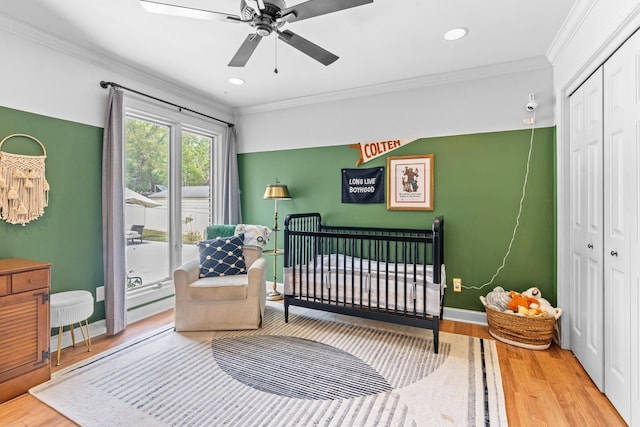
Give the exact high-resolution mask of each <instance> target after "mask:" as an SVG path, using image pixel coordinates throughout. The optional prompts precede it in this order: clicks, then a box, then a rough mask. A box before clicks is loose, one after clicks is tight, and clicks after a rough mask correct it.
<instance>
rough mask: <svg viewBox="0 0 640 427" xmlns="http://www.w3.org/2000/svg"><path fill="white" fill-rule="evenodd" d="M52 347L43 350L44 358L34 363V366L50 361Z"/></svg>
mask: <svg viewBox="0 0 640 427" xmlns="http://www.w3.org/2000/svg"><path fill="white" fill-rule="evenodd" d="M50 350H51V349H46V350H42V358H41V359H40V360H39V361H37V362H36V363H34V364H33V366H38V365H42V364H43V363H49V362H48V361H49V360H50V359H51V351H50Z"/></svg>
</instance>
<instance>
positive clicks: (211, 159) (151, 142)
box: [124, 104, 225, 308]
mask: <svg viewBox="0 0 640 427" xmlns="http://www.w3.org/2000/svg"><path fill="white" fill-rule="evenodd" d="M134 105H135V106H134V107H132V106H131V105H130V106H129V107H128V108H127V113H126V123H125V153H124V155H125V200H124V207H125V224H126V227H125V231H124V232H125V236H126V262H127V267H126V268H127V270H126V271H127V272H128V275H127V304H128V307H129V308H131V307H135V306H138V305H142V304H146V303H148V302H152V301H156V300H159V299H162V298H166V297H168V296H171V295H172V294H173V293H174V290H173V278H172V273H173V271H174V270H175V269H176V268H177V267H179V266H180V264H182V262H183V261H186V260H191V259H196V258H197V257H198V249H197V246H196V242H198V241H199V240H202V239H203V238H204V237H205V236H204V230H205V228H206V226H207V225H209V224H212V223H214V222H216V221H215V220H216V218H215V214H214V213H213V212H214V211H213V208H214V206H216V201H215V199H216V197H217V195H218V194H220V192H219V191H217V190H216V184H217V182H218V178H217V174H218V173H219V171H218V170H217V169H218V168H217V167H214V165H217V164H218V163H219V155H218V153H220V150H221V147H220V143H219V142H220V141H221V140H222V136H221V135H222V133H223V132H224V131H225V128H222V127H220V126H219V125H215V124H211V123H207V122H203V121H201V120H197V119H194V118H185V117H184V115H181V114H178V113H177V112H175V111H174V112H171V111H166V110H160V109H158V108H157V107H155V108H154V106H146V105H142V106H140V105H138V104H134Z"/></svg>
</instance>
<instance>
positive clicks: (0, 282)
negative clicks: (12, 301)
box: [0, 276, 9, 296]
mask: <svg viewBox="0 0 640 427" xmlns="http://www.w3.org/2000/svg"><path fill="white" fill-rule="evenodd" d="M8 294H9V276H0V296H2V295H8Z"/></svg>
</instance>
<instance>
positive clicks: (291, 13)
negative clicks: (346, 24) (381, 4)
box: [280, 0, 373, 22]
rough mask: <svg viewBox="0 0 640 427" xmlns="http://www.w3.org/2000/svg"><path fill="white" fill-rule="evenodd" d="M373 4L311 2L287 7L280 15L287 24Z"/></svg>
mask: <svg viewBox="0 0 640 427" xmlns="http://www.w3.org/2000/svg"><path fill="white" fill-rule="evenodd" d="M368 3H373V0H309V1H306V2H304V3H300V4H297V5H295V6H291V7H286V8H284V9H282V10H281V11H280V15H281V16H282V17H283V19H284V20H285V21H287V22H293V21H301V20H303V19H307V18H313V17H314V16H319V15H325V14H327V13H332V12H338V11H340V10H344V9H350V8H352V7H356V6H363V5H365V4H368Z"/></svg>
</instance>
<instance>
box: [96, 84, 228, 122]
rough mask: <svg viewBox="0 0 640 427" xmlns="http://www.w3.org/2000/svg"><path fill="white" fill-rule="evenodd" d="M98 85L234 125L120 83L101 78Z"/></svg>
mask: <svg viewBox="0 0 640 427" xmlns="http://www.w3.org/2000/svg"><path fill="white" fill-rule="evenodd" d="M100 86H101V87H102V88H103V89H106V88H108V87H109V86H113V87H114V88H116V89H124V90H128V91H129V92H133V93H137V94H138V95H142V96H146V97H147V98H151V99H153V100H155V101H159V102H163V103H165V104H168V105H171V106H173V107H176V108H178V109H179V110H180V111H182V110H184V111H189V112H190V113H195V114H198V115H201V116H204V117H206V118H208V119H213V120H216V121H218V122H221V123H224V124H226V125H227V126H228V127H230V128H232V127H234V126H235V125H234V124H233V123H229V122H226V121H224V120H221V119H219V118H217V117H213V116H209V115H208V114H204V113H201V112H199V111H195V110H192V109H191V108H187V107H182V106H180V105H178V104H174V103H173V102H169V101H165V100H164V99H160V98H156V97H155V96H151V95H147V94H146V93H142V92H139V91H137V90H134V89H130V88H128V87H124V86H122V85H119V84H118V83H114V82H105V81H104V80H102V81H101V82H100Z"/></svg>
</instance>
